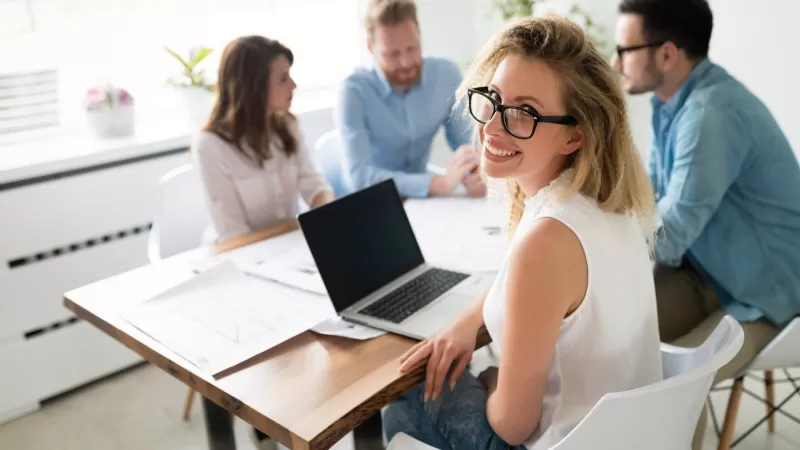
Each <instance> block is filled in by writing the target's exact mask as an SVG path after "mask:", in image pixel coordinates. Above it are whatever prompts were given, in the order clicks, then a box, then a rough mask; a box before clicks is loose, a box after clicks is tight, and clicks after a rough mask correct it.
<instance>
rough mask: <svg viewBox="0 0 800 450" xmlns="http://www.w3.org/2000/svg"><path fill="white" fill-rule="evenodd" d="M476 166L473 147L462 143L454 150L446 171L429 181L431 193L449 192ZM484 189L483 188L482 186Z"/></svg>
mask: <svg viewBox="0 0 800 450" xmlns="http://www.w3.org/2000/svg"><path fill="white" fill-rule="evenodd" d="M477 168H478V157H477V156H476V154H475V148H474V147H472V146H470V145H462V146H461V147H459V148H458V150H456V153H455V154H454V155H453V158H452V159H450V164H449V165H448V166H447V172H445V174H444V175H441V176H437V177H434V178H433V180H432V181H431V186H430V189H429V190H430V193H431V195H447V194H451V193H452V192H453V191H454V190H455V188H456V186H458V185H459V184H461V183H462V181H463V180H464V178H465V177H466V176H468V175H469V174H471V173H472V172H474V171H476V169H477ZM484 189H485V188H484Z"/></svg>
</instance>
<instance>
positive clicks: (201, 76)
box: [164, 46, 215, 126]
mask: <svg viewBox="0 0 800 450" xmlns="http://www.w3.org/2000/svg"><path fill="white" fill-rule="evenodd" d="M164 50H165V51H166V52H167V53H168V54H169V55H170V56H172V57H173V58H174V59H175V61H177V62H178V63H179V64H180V65H181V71H180V73H178V74H176V75H174V76H172V77H170V78H169V79H168V80H167V85H169V86H172V87H174V88H176V92H178V95H179V96H180V101H181V103H182V105H183V108H184V110H185V112H186V114H187V118H188V119H189V121H190V123H191V125H192V126H196V125H198V124H199V123H202V122H203V121H205V120H206V119H207V118H208V114H209V112H210V111H211V105H212V102H213V100H214V94H213V91H214V90H215V85H214V83H212V82H211V81H210V80H209V79H208V77H207V76H206V69H205V68H204V67H203V63H204V62H205V61H207V59H208V56H209V55H211V53H212V52H213V49H211V48H208V47H203V46H200V47H194V48H192V49H190V50H189V52H188V55H186V57H183V56H181V55H180V54H178V53H177V52H176V51H174V50H172V49H170V48H168V47H164Z"/></svg>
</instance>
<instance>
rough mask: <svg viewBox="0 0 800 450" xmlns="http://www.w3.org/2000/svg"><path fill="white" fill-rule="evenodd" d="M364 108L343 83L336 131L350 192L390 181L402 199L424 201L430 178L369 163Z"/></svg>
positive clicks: (352, 89)
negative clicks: (421, 199) (422, 199)
mask: <svg viewBox="0 0 800 450" xmlns="http://www.w3.org/2000/svg"><path fill="white" fill-rule="evenodd" d="M366 114H367V108H366V107H365V105H364V103H363V101H362V99H361V96H360V94H359V92H358V87H357V86H355V85H353V84H351V83H349V82H345V83H344V84H343V86H342V89H341V90H340V92H339V99H338V101H337V104H336V112H335V119H336V127H337V131H338V133H339V137H340V139H341V143H342V149H343V157H344V159H345V168H346V169H347V170H346V171H345V173H344V179H345V181H346V182H347V183H348V184H349V185H350V187H351V188H352V189H356V190H357V189H363V188H365V187H368V186H371V185H373V184H376V183H379V182H381V181H384V180H387V179H389V178H393V179H394V182H395V184H396V185H397V190H398V191H399V192H400V195H402V196H404V197H427V196H428V190H429V187H430V184H431V179H432V178H433V175H432V174H430V173H405V172H401V171H393V170H387V169H382V168H380V167H377V166H376V165H375V164H374V162H373V159H372V153H371V152H372V149H371V148H370V138H369V130H368V129H367V120H366Z"/></svg>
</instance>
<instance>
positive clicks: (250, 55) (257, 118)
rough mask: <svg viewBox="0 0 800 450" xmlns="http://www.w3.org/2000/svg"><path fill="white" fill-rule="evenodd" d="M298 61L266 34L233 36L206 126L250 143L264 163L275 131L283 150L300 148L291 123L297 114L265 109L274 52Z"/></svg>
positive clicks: (238, 145)
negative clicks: (266, 36) (290, 127)
mask: <svg viewBox="0 0 800 450" xmlns="http://www.w3.org/2000/svg"><path fill="white" fill-rule="evenodd" d="M281 55H283V56H285V57H286V58H287V59H289V64H290V65H291V64H292V63H293V62H294V56H293V55H292V52H291V50H289V49H288V48H286V47H285V46H283V45H282V44H281V43H279V42H278V41H273V40H271V39H267V38H265V37H263V36H244V37H240V38H237V39H235V40H233V41H231V42H230V43H229V44H228V45H227V46H225V50H223V52H222V60H221V62H220V65H219V75H218V79H217V98H216V102H215V104H214V108H213V109H212V110H211V116H210V117H209V119H208V122H206V124H205V126H204V127H203V129H204V130H205V131H210V132H213V133H215V134H217V135H218V136H219V137H221V138H222V139H224V140H225V141H227V142H230V143H231V144H233V145H234V146H236V148H237V149H239V151H241V152H242V153H244V150H243V149H242V144H247V145H248V146H249V147H250V148H251V149H252V150H253V152H254V153H255V160H256V161H255V162H256V163H257V164H258V165H261V164H263V163H264V161H266V160H267V159H269V158H270V149H269V148H270V142H271V141H270V139H271V133H272V132H274V133H276V134H277V135H278V137H279V138H280V140H281V143H282V144H283V151H284V152H286V154H287V155H292V154H294V153H295V152H296V151H297V139H296V138H295V136H294V134H293V133H292V132H291V131H290V129H289V123H290V122H291V121H294V120H295V119H294V116H292V115H291V114H289V113H288V112H287V113H277V112H275V113H273V112H269V111H267V101H268V99H269V80H270V72H271V71H270V67H271V66H272V62H273V61H274V60H275V58H277V57H279V56H281Z"/></svg>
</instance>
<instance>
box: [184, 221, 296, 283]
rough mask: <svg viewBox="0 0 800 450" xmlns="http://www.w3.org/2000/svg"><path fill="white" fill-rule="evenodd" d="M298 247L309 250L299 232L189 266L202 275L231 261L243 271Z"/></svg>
mask: <svg viewBox="0 0 800 450" xmlns="http://www.w3.org/2000/svg"><path fill="white" fill-rule="evenodd" d="M298 246H302V247H304V248H307V245H306V241H305V238H304V237H303V234H302V232H300V231H299V230H298V231H292V232H290V233H286V234H283V235H281V236H277V237H274V238H270V239H265V240H263V241H259V242H255V243H253V244H250V245H246V246H244V247H241V248H237V249H235V250H231V251H227V252H225V253H220V254H219V255H215V256H211V257H203V258H198V259H194V260H191V261H189V266H190V267H191V268H192V270H193V271H194V272H195V273H200V272H204V271H206V270H208V269H210V268H212V267H214V266H216V265H218V264H220V263H222V262H225V261H230V262H232V263H234V264H235V265H236V266H237V267H239V269H243V268H245V267H249V266H252V265H254V264H261V263H264V262H266V261H270V260H274V259H278V258H279V257H282V256H283V255H284V254H286V253H287V252H291V251H292V250H294V249H296V248H298Z"/></svg>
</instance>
